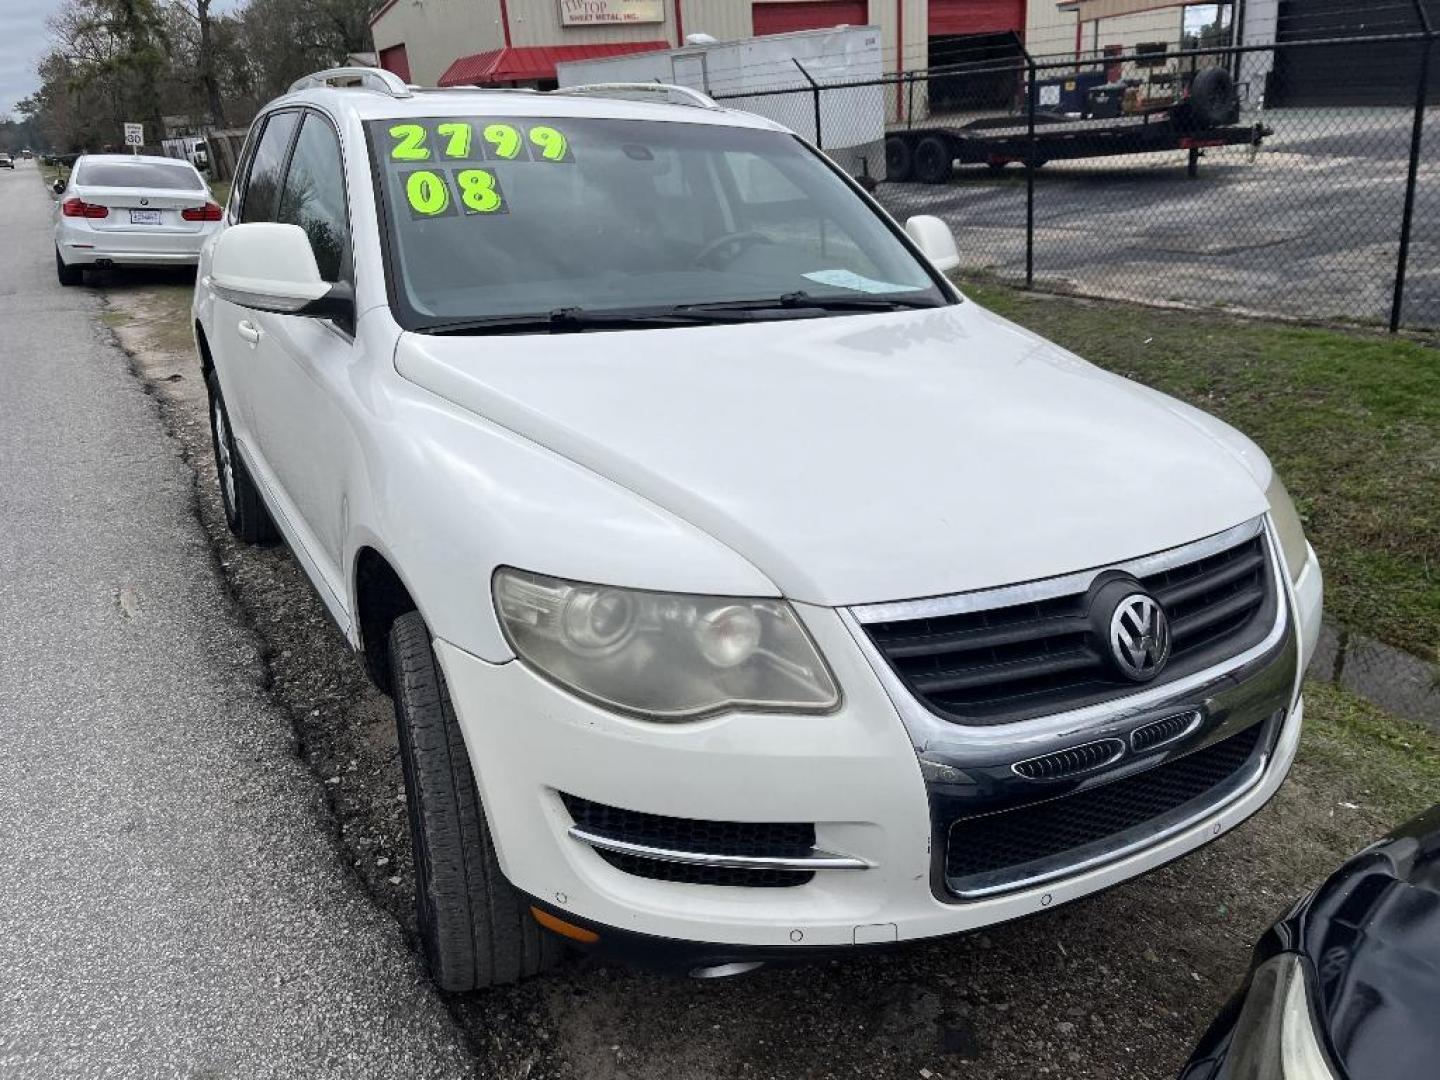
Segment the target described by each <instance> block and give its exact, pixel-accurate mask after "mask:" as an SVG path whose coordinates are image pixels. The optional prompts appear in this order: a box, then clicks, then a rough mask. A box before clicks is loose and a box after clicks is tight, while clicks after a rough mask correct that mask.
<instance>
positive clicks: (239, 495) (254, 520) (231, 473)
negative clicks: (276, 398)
mask: <svg viewBox="0 0 1440 1080" xmlns="http://www.w3.org/2000/svg"><path fill="white" fill-rule="evenodd" d="M205 388H206V389H207V390H209V391H210V438H211V443H212V445H213V446H214V448H215V472H216V474H217V478H218V480H219V482H220V502H221V504H222V505H223V506H224V508H225V524H226V525H228V526H230V531H231V532H232V533H234V534H235V536H236V537H237V538H238V539H240V540H243V541H245V543H247V544H264V543H269V542H270V541H273V540H276V539H278V537H279V535H280V534H279V532H278V531H277V530H276V528H275V522H274V521H273V520H271V518H270V511H268V510H266V509H265V503H264V501H263V500H262V499H261V498H260V491H259V489H258V488H256V486H255V481H254V480H253V479H251V477H250V470H248V469H247V468H245V462H243V461H241V460H240V453H239V451H238V450H236V449H235V433H234V432H233V431H231V429H230V412H229V410H228V409H226V407H225V397H224V395H223V394H221V393H220V380H219V379H217V378H216V377H215V372H214V371H213V370H211V371H209V372H207V373H206V375H205Z"/></svg>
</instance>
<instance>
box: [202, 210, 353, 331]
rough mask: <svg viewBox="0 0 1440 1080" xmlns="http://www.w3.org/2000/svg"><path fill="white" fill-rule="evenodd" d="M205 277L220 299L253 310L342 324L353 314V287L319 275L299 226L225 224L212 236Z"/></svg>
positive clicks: (306, 239) (258, 223)
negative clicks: (218, 233)
mask: <svg viewBox="0 0 1440 1080" xmlns="http://www.w3.org/2000/svg"><path fill="white" fill-rule="evenodd" d="M210 281H211V284H212V285H213V287H214V289H215V292H216V293H218V294H219V295H220V297H221V298H222V299H225V300H229V301H230V302H231V303H232V304H239V305H240V306H241V307H245V308H251V309H253V310H255V311H269V312H273V313H275V314H277V315H303V316H305V317H307V318H312V319H333V320H335V321H336V322H339V323H342V324H348V323H350V322H353V321H354V318H355V293H354V291H353V290H352V289H351V288H350V286H349V285H347V284H346V283H345V282H343V281H342V282H329V281H326V280H325V279H324V278H322V277H321V276H320V267H319V266H318V265H317V264H316V262H315V252H314V251H313V250H312V249H311V247H310V238H309V237H307V236H306V235H305V230H304V229H302V228H300V226H299V225H280V224H276V223H273V222H261V221H254V222H250V223H249V224H246V225H231V226H230V227H229V228H228V229H226V230H225V231H224V232H222V233H221V234H220V237H219V239H218V240H216V241H215V251H214V254H213V256H212V257H211V262H210Z"/></svg>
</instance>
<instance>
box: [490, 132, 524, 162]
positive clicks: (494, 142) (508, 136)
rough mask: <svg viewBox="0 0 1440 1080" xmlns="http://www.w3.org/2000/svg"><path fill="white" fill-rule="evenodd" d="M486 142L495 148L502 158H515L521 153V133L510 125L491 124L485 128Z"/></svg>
mask: <svg viewBox="0 0 1440 1080" xmlns="http://www.w3.org/2000/svg"><path fill="white" fill-rule="evenodd" d="M485 141H486V142H488V143H489V144H490V145H491V146H493V147H494V148H495V153H496V154H497V155H498V156H500V157H502V158H514V157H516V156H518V155H519V153H520V132H518V131H516V130H515V129H514V128H513V127H511V126H510V125H509V124H490V125H488V126H487V127H486V128H485Z"/></svg>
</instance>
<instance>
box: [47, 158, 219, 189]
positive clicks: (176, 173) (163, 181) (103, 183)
mask: <svg viewBox="0 0 1440 1080" xmlns="http://www.w3.org/2000/svg"><path fill="white" fill-rule="evenodd" d="M75 182H76V183H77V184H88V185H89V186H90V187H128V188H157V189H159V190H161V191H203V190H204V188H205V181H203V180H201V179H200V174H199V173H197V172H196V171H195V170H194V169H192V168H190V166H188V165H165V164H163V163H161V162H157V161H135V162H129V161H82V162H81V163H80V171H79V172H78V173H77V174H76V177H75Z"/></svg>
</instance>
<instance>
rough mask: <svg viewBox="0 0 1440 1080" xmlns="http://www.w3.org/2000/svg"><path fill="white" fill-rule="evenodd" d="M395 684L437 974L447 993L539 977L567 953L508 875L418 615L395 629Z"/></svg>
mask: <svg viewBox="0 0 1440 1080" xmlns="http://www.w3.org/2000/svg"><path fill="white" fill-rule="evenodd" d="M390 679H391V686H392V687H393V688H394V695H395V722H396V725H397V726H398V728H399V733H400V763H401V766H402V768H403V769H404V773H405V792H406V800H405V802H406V806H407V807H408V809H409V816H410V836H411V839H412V841H413V843H414V849H415V908H416V916H417V919H418V922H419V924H420V940H421V942H422V943H423V945H424V948H425V958H426V960H428V961H429V963H430V972H431V975H432V976H433V978H434V979H435V982H436V984H437V985H438V986H440V988H441V989H443V990H459V991H464V990H479V989H483V988H484V987H487V986H500V985H503V984H505V983H513V982H516V981H518V980H520V979H523V978H527V977H529V976H531V975H538V974H539V973H540V972H542V971H544V970H545V969H547V968H549V967H552V966H554V964H555V963H556V962H558V960H559V959H560V957H561V955H562V953H563V948H564V947H563V944H562V943H561V941H560V939H559V938H558V937H556V936H555V935H554V934H551V933H549V932H547V931H545V930H542V929H541V928H540V926H539V924H538V923H536V922H535V920H534V918H532V917H531V915H530V912H529V910H528V907H529V905H528V903H527V902H526V900H525V897H524V896H523V895H522V894H521V893H520V892H519V891H518V890H517V889H516V888H515V887H514V886H512V885H511V884H510V883H509V882H508V881H506V880H505V876H504V874H503V873H501V870H500V862H499V860H498V859H497V858H496V855H495V845H494V844H493V843H492V842H491V839H490V828H489V825H488V823H487V822H486V820H485V811H484V808H483V807H482V806H481V803H480V794H479V792H478V791H477V790H476V787H475V774H474V772H473V771H472V770H471V767H470V755H469V753H468V752H467V750H466V747H465V739H464V736H463V735H462V734H461V731H460V725H459V722H458V721H457V720H456V718H455V710H454V707H453V706H452V705H451V703H450V694H449V691H448V690H447V688H446V686H445V675H444V673H443V672H442V671H441V670H440V665H439V663H438V662H437V661H436V659H435V651H434V649H433V648H432V646H431V642H430V631H429V629H428V628H427V627H426V626H425V622H424V620H423V619H421V617H420V614H419V612H415V611H412V612H409V613H408V614H405V615H402V616H400V618H398V619H396V620H395V623H394V625H393V626H392V627H391V629H390Z"/></svg>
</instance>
